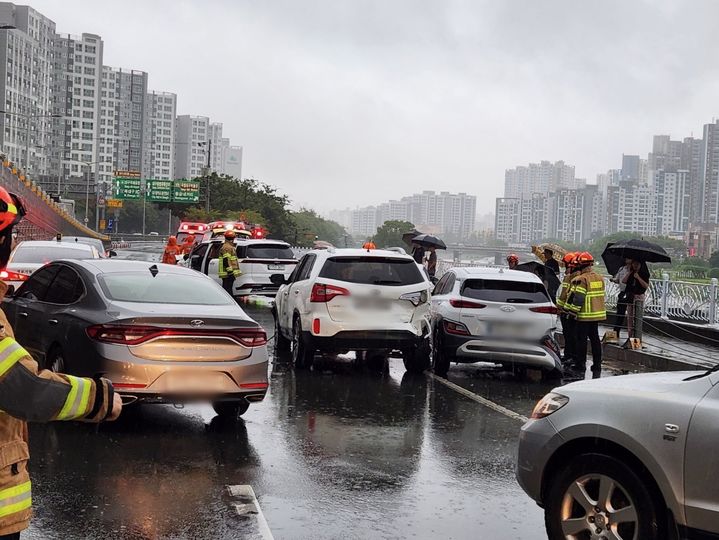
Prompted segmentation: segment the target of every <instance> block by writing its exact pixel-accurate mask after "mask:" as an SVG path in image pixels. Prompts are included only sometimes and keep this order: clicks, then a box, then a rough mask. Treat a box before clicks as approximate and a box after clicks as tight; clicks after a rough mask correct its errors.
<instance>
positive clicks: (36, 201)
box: [0, 161, 109, 241]
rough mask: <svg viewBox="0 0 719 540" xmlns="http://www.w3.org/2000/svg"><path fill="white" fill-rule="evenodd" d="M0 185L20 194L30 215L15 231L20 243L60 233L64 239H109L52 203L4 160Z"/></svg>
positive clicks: (0, 174)
mask: <svg viewBox="0 0 719 540" xmlns="http://www.w3.org/2000/svg"><path fill="white" fill-rule="evenodd" d="M0 185H2V186H3V187H4V188H5V189H7V190H8V191H10V192H11V193H15V194H16V195H19V196H20V197H21V198H22V200H23V202H24V204H25V210H26V211H27V215H26V216H25V219H23V220H22V221H21V222H20V224H19V225H18V226H16V227H15V229H14V230H15V232H17V234H18V240H48V239H50V238H52V237H54V236H55V235H57V233H60V234H62V235H64V236H90V237H93V238H99V239H100V240H103V241H107V240H109V238H108V237H107V236H105V235H102V234H99V233H97V232H95V231H93V230H92V229H90V228H89V227H86V226H85V225H84V224H82V223H81V222H80V221H78V220H77V219H75V217H74V216H71V215H70V214H68V213H67V212H66V211H65V209H64V208H62V207H61V206H60V205H59V204H57V203H56V202H55V201H53V200H52V199H51V198H50V195H48V194H47V192H45V191H44V190H43V189H42V188H41V187H40V186H39V185H38V184H36V183H35V182H34V181H33V180H31V179H30V178H28V177H27V176H26V175H25V174H24V173H23V172H22V171H21V170H19V169H18V168H17V167H16V166H15V165H14V164H13V163H12V162H10V161H3V163H2V167H1V169H0Z"/></svg>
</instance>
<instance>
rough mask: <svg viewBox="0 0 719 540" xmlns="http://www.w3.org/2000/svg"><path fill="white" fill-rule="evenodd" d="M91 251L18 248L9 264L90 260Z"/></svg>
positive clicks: (55, 248) (31, 247) (72, 248)
mask: <svg viewBox="0 0 719 540" xmlns="http://www.w3.org/2000/svg"><path fill="white" fill-rule="evenodd" d="M92 258H93V253H92V250H90V249H89V248H88V249H78V248H76V247H75V246H72V247H70V246H68V247H40V246H20V247H18V248H17V249H16V250H15V253H14V254H13V256H12V260H11V261H10V262H11V263H49V262H52V261H56V260H58V259H92Z"/></svg>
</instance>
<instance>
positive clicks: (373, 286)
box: [272, 249, 432, 373]
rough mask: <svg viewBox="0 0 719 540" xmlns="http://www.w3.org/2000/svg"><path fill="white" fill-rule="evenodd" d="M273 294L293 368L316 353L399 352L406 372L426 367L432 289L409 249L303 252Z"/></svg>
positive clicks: (280, 338) (281, 344)
mask: <svg viewBox="0 0 719 540" xmlns="http://www.w3.org/2000/svg"><path fill="white" fill-rule="evenodd" d="M272 280H273V282H275V283H278V284H281V286H280V289H279V291H278V292H277V297H276V300H275V307H274V315H275V321H276V324H275V327H276V330H275V340H276V346H277V348H278V350H279V351H282V350H283V349H284V350H285V351H287V350H291V351H292V359H293V361H294V364H295V367H296V368H307V367H309V366H311V365H312V361H313V358H314V354H315V352H317V351H319V352H345V351H370V350H371V351H375V350H381V351H384V352H385V353H387V354H388V353H389V352H391V351H394V350H399V351H401V352H402V357H403V360H404V365H405V368H406V369H407V371H410V372H413V373H421V372H422V371H424V370H425V369H427V368H428V367H429V357H430V344H431V341H430V340H431V336H430V324H429V292H430V289H431V287H432V285H431V283H430V282H429V280H428V279H427V278H426V277H425V275H424V274H423V273H422V271H421V269H420V267H419V265H417V263H415V262H414V260H413V259H412V257H410V256H409V255H402V254H399V253H396V252H392V251H384V250H363V249H328V250H316V251H310V252H308V253H307V254H306V255H305V256H304V257H303V258H302V259H301V260H300V263H299V264H298V265H297V268H295V270H294V271H293V272H292V275H291V276H290V277H289V279H285V278H284V276H282V275H281V274H278V275H274V276H272Z"/></svg>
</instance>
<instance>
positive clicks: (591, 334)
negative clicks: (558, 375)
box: [565, 251, 607, 379]
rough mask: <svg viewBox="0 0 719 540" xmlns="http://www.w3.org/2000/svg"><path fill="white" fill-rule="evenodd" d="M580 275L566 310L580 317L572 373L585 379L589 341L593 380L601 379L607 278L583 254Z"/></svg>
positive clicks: (588, 255) (577, 263) (579, 260)
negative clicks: (601, 330)
mask: <svg viewBox="0 0 719 540" xmlns="http://www.w3.org/2000/svg"><path fill="white" fill-rule="evenodd" d="M574 261H575V266H576V272H577V276H576V277H574V278H573V279H572V282H571V285H570V287H569V295H568V296H567V302H566V304H565V309H566V310H567V311H568V312H569V314H570V316H574V317H576V326H575V332H576V344H575V348H574V361H573V364H572V368H571V372H572V373H571V374H572V375H574V376H576V377H577V378H584V372H585V370H586V369H587V338H588V339H589V342H590V343H591V345H592V378H593V379H598V378H599V377H600V376H601V372H602V342H601V340H600V339H599V323H600V322H602V321H605V320H606V319H607V310H606V307H605V305H604V278H603V277H602V276H600V275H599V274H597V273H596V272H595V271H594V270H593V268H592V266H593V265H594V257H592V254H591V253H589V252H587V251H583V252H582V253H580V254H579V255H577V257H576V258H575V259H574Z"/></svg>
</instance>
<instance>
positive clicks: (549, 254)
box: [544, 247, 559, 275]
mask: <svg viewBox="0 0 719 540" xmlns="http://www.w3.org/2000/svg"><path fill="white" fill-rule="evenodd" d="M544 261H545V262H544V266H546V267H547V268H549V269H550V270H551V271H552V272H554V273H555V275H558V274H559V262H557V259H555V258H554V251H552V250H551V249H550V248H548V247H545V248H544Z"/></svg>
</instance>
